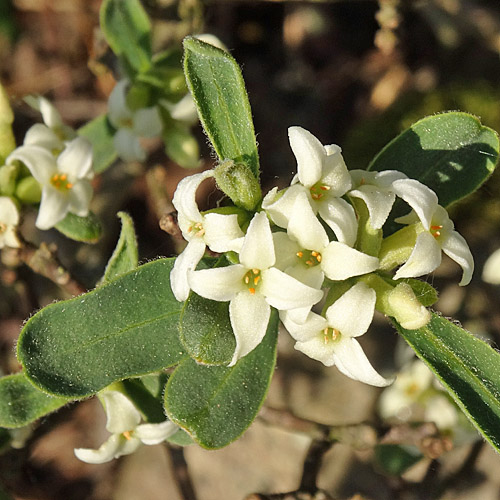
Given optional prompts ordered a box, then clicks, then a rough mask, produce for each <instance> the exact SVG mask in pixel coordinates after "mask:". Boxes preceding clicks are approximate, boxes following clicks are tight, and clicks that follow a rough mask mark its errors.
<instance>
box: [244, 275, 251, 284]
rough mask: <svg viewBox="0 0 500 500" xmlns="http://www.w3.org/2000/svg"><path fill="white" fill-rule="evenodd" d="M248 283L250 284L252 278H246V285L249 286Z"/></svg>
mask: <svg viewBox="0 0 500 500" xmlns="http://www.w3.org/2000/svg"><path fill="white" fill-rule="evenodd" d="M248 283H250V278H249V277H248V276H245V284H247V285H248Z"/></svg>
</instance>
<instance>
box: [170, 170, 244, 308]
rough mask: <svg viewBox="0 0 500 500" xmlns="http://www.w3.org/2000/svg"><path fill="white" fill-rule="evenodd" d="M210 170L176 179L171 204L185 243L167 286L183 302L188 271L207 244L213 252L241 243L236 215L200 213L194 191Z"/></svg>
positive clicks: (186, 287) (210, 173)
mask: <svg viewBox="0 0 500 500" xmlns="http://www.w3.org/2000/svg"><path fill="white" fill-rule="evenodd" d="M213 175H214V173H213V170H205V171H204V172H202V173H200V174H195V175H190V176H189V177H185V178H184V179H182V180H181V182H179V185H178V186H177V189H176V191H175V194H174V198H173V200H172V203H173V205H174V207H175V208H176V209H177V220H178V223H179V227H180V229H181V231H182V235H183V236H184V239H185V240H187V241H188V244H187V246H186V248H185V249H184V251H183V252H182V253H181V254H180V255H179V256H178V257H177V259H176V260H175V264H174V268H173V269H172V272H171V274H170V285H171V287H172V291H173V293H174V296H175V298H176V299H177V300H178V301H179V302H184V301H185V300H186V299H187V298H188V295H189V290H190V287H189V283H188V278H187V277H188V273H189V271H191V270H194V269H196V266H197V265H198V263H199V262H200V260H201V258H202V257H203V254H204V253H205V249H206V246H207V245H208V247H209V248H210V249H211V250H212V251H214V252H228V251H230V250H233V251H239V249H240V248H241V244H242V243H243V236H244V234H243V231H242V230H241V228H240V226H239V225H238V216H237V215H236V214H231V215H222V214H217V213H208V214H205V215H202V214H201V213H200V210H199V209H198V205H197V204H196V191H197V189H198V187H199V185H200V184H201V183H202V182H203V181H204V180H205V179H208V178H209V177H213Z"/></svg>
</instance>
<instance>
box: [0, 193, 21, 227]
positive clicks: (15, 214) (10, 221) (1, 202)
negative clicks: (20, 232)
mask: <svg viewBox="0 0 500 500" xmlns="http://www.w3.org/2000/svg"><path fill="white" fill-rule="evenodd" d="M0 222H3V223H4V224H5V225H7V226H17V225H18V224H19V211H18V210H17V207H16V204H15V203H14V202H13V201H12V200H11V199H10V198H9V197H8V196H0Z"/></svg>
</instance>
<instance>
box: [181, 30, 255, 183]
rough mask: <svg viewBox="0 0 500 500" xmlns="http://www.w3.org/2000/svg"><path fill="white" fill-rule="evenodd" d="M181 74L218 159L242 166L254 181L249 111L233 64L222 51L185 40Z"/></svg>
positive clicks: (226, 53) (193, 39) (241, 79)
mask: <svg viewBox="0 0 500 500" xmlns="http://www.w3.org/2000/svg"><path fill="white" fill-rule="evenodd" d="M184 73H185V75H186V80H187V84H188V87H189V90H190V91H191V93H192V95H193V98H194V101H195V104H196V107H197V109H198V114H199V115H200V120H201V123H202V125H203V128H204V129H205V132H206V133H207V135H208V138H209V139H210V141H211V143H212V145H213V147H214V149H215V152H216V153H217V155H218V157H219V159H220V160H221V161H223V160H226V159H230V160H234V162H236V163H244V164H246V165H247V166H248V167H250V168H251V170H252V172H253V173H254V175H255V177H256V178H258V177H259V157H258V153H257V142H256V139H255V132H254V127H253V121H252V112H251V110H250V104H249V102H248V96H247V93H246V90H245V83H244V81H243V77H242V76H241V71H240V68H239V66H238V64H237V63H236V61H235V60H234V59H233V58H232V57H231V55H230V54H229V53H228V52H226V51H225V50H221V49H218V48H216V47H214V46H213V45H210V44H207V43H204V42H202V41H200V40H198V39H196V38H191V37H187V38H185V39H184Z"/></svg>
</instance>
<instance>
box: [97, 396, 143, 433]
mask: <svg viewBox="0 0 500 500" xmlns="http://www.w3.org/2000/svg"><path fill="white" fill-rule="evenodd" d="M100 397H101V398H102V400H103V402H104V409H105V410H106V417H107V423H106V429H107V430H108V431H109V432H111V433H113V434H121V433H122V432H126V431H132V430H134V429H135V428H136V427H137V425H139V422H140V421H141V414H140V413H139V411H138V410H137V408H136V407H135V406H134V405H133V403H132V402H131V401H130V399H128V398H127V396H125V395H124V394H122V393H121V392H118V391H104V392H103V393H102V394H101V396H100Z"/></svg>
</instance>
